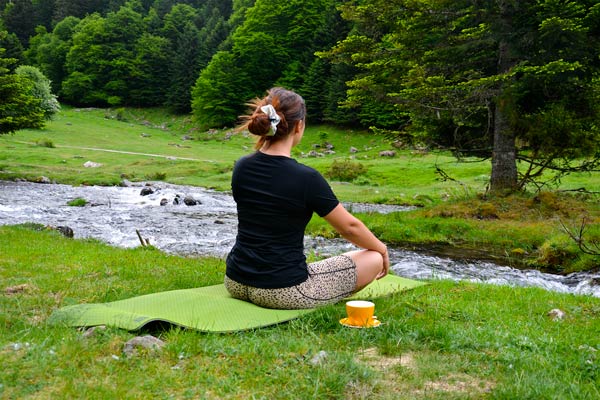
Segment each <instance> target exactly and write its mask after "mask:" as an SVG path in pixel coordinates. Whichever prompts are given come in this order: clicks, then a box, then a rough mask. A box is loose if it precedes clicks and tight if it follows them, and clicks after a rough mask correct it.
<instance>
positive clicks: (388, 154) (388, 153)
mask: <svg viewBox="0 0 600 400" xmlns="http://www.w3.org/2000/svg"><path fill="white" fill-rule="evenodd" d="M394 156H396V152H395V151H394V150H384V151H380V152H379V157H394Z"/></svg>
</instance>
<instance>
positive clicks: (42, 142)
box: [35, 138, 55, 149]
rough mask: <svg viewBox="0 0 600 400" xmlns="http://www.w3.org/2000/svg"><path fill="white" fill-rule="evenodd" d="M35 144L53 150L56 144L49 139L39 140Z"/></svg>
mask: <svg viewBox="0 0 600 400" xmlns="http://www.w3.org/2000/svg"><path fill="white" fill-rule="evenodd" d="M35 144H36V145H37V146H40V147H48V148H49V149H53V148H54V147H55V146H54V142H52V140H50V139H48V138H41V139H38V140H36V141H35Z"/></svg>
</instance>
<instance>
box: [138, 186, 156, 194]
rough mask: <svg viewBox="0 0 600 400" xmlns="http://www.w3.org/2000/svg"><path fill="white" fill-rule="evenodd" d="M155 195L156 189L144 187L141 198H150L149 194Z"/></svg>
mask: <svg viewBox="0 0 600 400" xmlns="http://www.w3.org/2000/svg"><path fill="white" fill-rule="evenodd" d="M152 193H154V189H152V188H151V187H148V186H146V187H143V188H142V190H141V191H140V196H148V195H149V194H152Z"/></svg>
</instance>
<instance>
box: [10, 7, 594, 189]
mask: <svg viewBox="0 0 600 400" xmlns="http://www.w3.org/2000/svg"><path fill="white" fill-rule="evenodd" d="M0 17H1V18H0V133H8V132H13V131H15V130H18V129H22V128H24V127H40V126H43V122H44V120H46V119H48V118H51V115H52V113H53V112H56V110H57V109H58V103H57V100H58V101H60V103H63V104H69V105H72V106H77V107H125V106H135V107H167V108H169V109H171V110H172V111H174V112H177V113H190V114H192V115H193V116H194V119H195V121H196V123H197V124H198V126H199V127H200V128H203V129H208V128H215V127H217V128H219V127H225V126H233V125H234V124H235V123H236V120H237V118H238V116H239V115H241V114H243V113H244V112H245V111H246V107H247V106H246V104H247V102H248V101H249V100H251V99H252V98H254V97H257V96H262V95H263V94H264V93H265V91H266V90H267V89H269V88H270V87H273V86H283V87H286V88H289V89H292V90H295V91H297V92H298V93H300V94H301V95H302V96H303V97H304V98H305V101H306V104H307V108H308V115H309V117H308V118H309V123H314V124H316V123H328V124H335V125H338V126H352V127H355V128H360V129H369V130H370V131H372V132H373V134H377V135H380V136H381V137H382V139H386V140H390V141H394V142H395V143H398V144H399V145H403V146H416V145H419V146H427V147H430V148H444V149H450V150H452V151H453V152H454V154H455V155H456V156H457V157H466V156H476V157H481V158H490V159H491V160H492V171H491V178H490V189H491V190H492V191H505V190H509V191H513V190H519V189H522V188H524V187H525V186H526V185H530V184H532V183H534V184H541V183H536V182H539V180H538V178H539V177H541V176H542V175H543V174H545V176H549V175H548V172H549V171H551V172H552V173H551V174H550V176H551V179H554V180H559V179H560V177H561V176H563V175H564V174H566V173H569V172H573V171H597V170H598V169H599V168H600V56H599V55H600V2H599V1H597V0H530V1H519V0H494V1H481V0H475V1H462V0H453V1H449V0H386V1H383V0H353V1H343V0H285V1H281V0H269V1H266V0H231V1H227V0H185V1H181V0H127V1H126V0H0ZM24 66H27V67H32V68H33V70H31V69H26V70H25V72H23V70H21V71H22V72H21V73H18V71H17V70H18V68H20V67H24ZM38 72H39V74H38ZM39 88H41V89H39ZM40 90H41V92H40ZM36 93H38V94H37V95H36ZM39 93H44V94H42V95H40V94H39ZM521 162H522V163H524V164H523V165H526V167H518V166H519V165H521V164H520V163H521Z"/></svg>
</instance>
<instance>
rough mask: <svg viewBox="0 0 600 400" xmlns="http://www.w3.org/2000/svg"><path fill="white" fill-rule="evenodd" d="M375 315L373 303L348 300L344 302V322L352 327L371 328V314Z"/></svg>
mask: <svg viewBox="0 0 600 400" xmlns="http://www.w3.org/2000/svg"><path fill="white" fill-rule="evenodd" d="M374 313H375V303H372V302H370V301H366V300H350V301H348V302H346V314H347V315H348V318H346V321H347V323H348V325H352V326H362V327H366V326H371V325H373V320H374V318H373V314H374Z"/></svg>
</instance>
